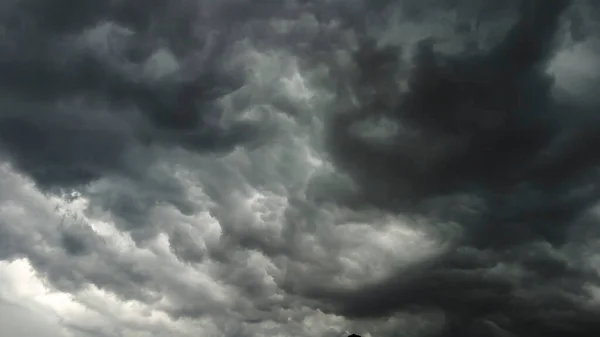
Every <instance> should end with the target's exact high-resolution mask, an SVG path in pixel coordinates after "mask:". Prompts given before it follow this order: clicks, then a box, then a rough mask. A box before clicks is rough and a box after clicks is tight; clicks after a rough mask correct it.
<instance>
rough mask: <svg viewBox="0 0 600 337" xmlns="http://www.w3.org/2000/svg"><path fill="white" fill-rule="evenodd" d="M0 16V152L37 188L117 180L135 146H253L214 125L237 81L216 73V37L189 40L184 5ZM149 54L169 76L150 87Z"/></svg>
mask: <svg viewBox="0 0 600 337" xmlns="http://www.w3.org/2000/svg"><path fill="white" fill-rule="evenodd" d="M4 6H5V7H6V8H5V9H4V10H3V13H2V17H1V19H0V20H1V22H0V25H1V27H2V31H3V34H2V37H1V38H0V49H1V50H2V56H1V57H0V72H2V77H0V88H1V90H2V94H1V96H2V101H3V103H2V105H3V107H2V113H1V115H0V118H1V119H0V129H1V132H0V138H1V145H2V148H3V149H4V150H5V151H6V152H7V153H8V155H9V156H10V157H11V158H12V159H13V161H14V163H15V164H16V165H17V166H18V167H19V168H20V169H22V170H23V171H24V172H26V173H28V174H30V175H31V176H32V177H34V178H35V179H36V180H37V181H38V182H39V183H40V185H42V186H55V185H59V186H69V185H77V184H81V183H86V182H89V181H91V180H94V179H97V178H99V177H101V176H104V175H106V174H111V173H113V174H114V173H116V172H119V171H122V170H123V168H124V167H126V166H127V163H126V160H125V159H124V158H123V156H126V155H128V151H129V150H130V149H131V148H132V147H135V146H136V145H138V144H140V143H144V144H147V143H148V142H150V143H158V144H163V145H172V146H181V147H185V148H188V149H190V150H193V151H199V152H205V151H207V152H222V151H227V150H229V149H231V148H233V147H234V146H236V145H238V144H244V143H246V142H248V141H250V140H252V139H253V138H254V137H256V136H258V130H259V128H258V125H253V124H252V123H249V122H235V121H233V122H229V125H225V124H226V123H223V122H222V121H220V118H221V116H222V112H221V108H220V107H219V103H218V99H219V98H221V97H223V96H224V95H226V94H228V93H230V92H232V91H234V90H236V89H237V88H239V87H241V86H242V85H243V81H244V80H243V74H242V73H241V72H240V71H237V72H236V71H235V70H232V69H229V71H226V70H225V69H224V68H223V67H224V66H225V65H226V63H227V59H228V57H230V56H231V55H230V53H231V50H230V49H231V48H232V41H230V40H228V37H227V32H223V34H225V35H223V34H221V35H219V36H218V37H217V38H213V35H215V34H217V35H218V34H219V33H220V32H216V33H215V34H213V33H212V32H211V31H210V30H209V29H208V28H206V27H199V28H197V29H196V30H193V29H192V28H193V27H192V24H193V23H195V22H197V21H198V20H200V18H199V17H198V15H201V14H202V13H201V12H200V11H199V8H196V7H198V6H194V4H193V3H192V2H189V1H188V2H178V3H177V4H171V2H166V1H153V2H144V3H143V4H142V3H141V2H139V1H125V2H119V3H116V2H110V1H101V2H97V1H67V0H65V1H60V2H59V3H52V4H50V3H48V2H44V1H30V0H27V1H19V2H11V3H9V4H7V5H4ZM174 18H176V19H174ZM212 29H214V28H211V30H212ZM161 51H162V52H164V53H163V54H162V55H163V56H164V57H166V58H170V59H167V61H166V62H177V63H179V64H180V65H179V66H176V68H177V67H178V69H173V70H172V71H171V72H170V73H168V74H166V75H164V76H159V78H156V76H154V77H153V76H152V74H151V72H152V71H160V69H158V70H156V69H152V68H153V67H154V68H156V67H158V68H160V67H164V65H162V64H160V63H159V64H157V65H152V63H151V61H152V57H154V58H155V63H156V62H160V61H161V60H160V56H161V54H160V52H161ZM157 58H158V61H156V59H157ZM149 72H150V73H149ZM137 111H139V112H141V114H138V113H137Z"/></svg>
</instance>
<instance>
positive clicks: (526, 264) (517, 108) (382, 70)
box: [315, 0, 600, 336]
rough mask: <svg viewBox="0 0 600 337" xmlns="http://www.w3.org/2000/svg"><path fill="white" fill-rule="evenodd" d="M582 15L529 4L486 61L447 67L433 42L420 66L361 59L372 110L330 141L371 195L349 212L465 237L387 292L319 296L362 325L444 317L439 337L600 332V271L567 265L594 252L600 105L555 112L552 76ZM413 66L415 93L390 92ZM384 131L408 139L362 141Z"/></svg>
mask: <svg viewBox="0 0 600 337" xmlns="http://www.w3.org/2000/svg"><path fill="white" fill-rule="evenodd" d="M570 5H572V4H571V2H570V1H563V0H552V1H522V2H521V7H520V8H519V11H518V13H519V14H518V18H517V20H516V21H515V23H514V24H513V26H512V28H511V29H510V30H509V31H508V32H507V33H506V34H505V37H504V38H503V39H502V40H501V41H500V42H499V43H497V44H496V45H495V46H494V47H492V48H490V49H488V50H485V49H481V50H476V49H475V50H473V49H470V50H468V51H465V52H464V53H462V54H454V55H451V56H448V55H444V54H441V53H439V52H437V51H435V49H434V47H435V42H434V41H423V42H422V44H421V46H420V47H419V48H418V50H417V52H416V53H415V55H414V57H413V62H412V65H408V66H407V65H405V64H402V62H401V61H399V59H400V58H399V55H400V50H399V49H394V48H377V47H375V46H374V45H371V46H368V48H370V49H368V48H367V47H363V48H360V49H359V50H358V52H357V53H356V57H355V64H356V65H357V66H358V67H359V69H360V73H359V77H358V78H357V84H356V87H357V88H356V92H358V94H357V95H358V97H359V98H360V101H359V103H358V105H359V108H360V110H359V111H353V112H350V113H344V114H340V115H338V116H336V117H335V118H333V119H332V121H331V122H330V130H331V134H330V137H329V140H330V149H331V151H332V154H333V156H334V158H336V160H337V162H338V164H339V165H340V167H343V168H345V169H346V170H347V171H348V172H349V173H351V175H352V176H353V177H354V178H355V180H356V181H357V182H358V183H359V186H360V189H361V194H360V195H359V196H356V198H355V200H354V201H352V202H351V204H352V205H354V206H358V207H378V208H383V209H388V210H392V211H395V212H407V213H411V214H428V215H430V216H431V215H433V216H434V217H437V218H438V219H439V220H443V221H452V222H455V223H457V224H459V225H460V226H461V228H462V235H463V239H462V240H461V241H460V242H459V244H458V246H457V247H455V248H454V249H452V250H450V251H449V252H447V253H445V254H443V255H442V256H440V257H439V258H437V259H435V260H434V261H429V262H427V263H425V264H417V265H415V266H413V267H411V268H408V269H406V270H400V271H398V273H397V275H396V276H394V277H393V278H391V279H389V280H386V281H384V282H381V283H377V284H373V285H372V286H368V287H365V288H360V289H356V290H352V291H350V290H349V291H347V292H344V291H337V290H334V289H329V290H324V291H322V292H321V291H317V293H318V294H320V295H316V294H315V296H316V297H319V296H324V297H325V298H327V297H328V296H331V297H332V298H335V300H334V303H338V304H339V308H340V310H341V312H343V313H345V314H348V315H350V316H353V317H371V316H379V315H387V314H391V313H393V312H398V311H403V310H417V311H418V310H423V311H427V310H434V311H435V310H440V311H442V312H444V313H445V314H446V319H447V323H446V328H444V330H443V331H442V332H440V336H487V335H490V336H491V335H493V333H495V335H497V336H566V335H569V336H595V335H597V334H599V333H600V324H599V323H598V320H597V318H596V317H598V315H600V308H598V305H597V304H591V302H589V301H590V294H589V293H587V292H586V291H585V290H583V289H585V287H586V286H589V285H591V284H596V285H597V284H598V281H599V280H598V275H597V272H596V271H593V270H591V269H589V266H588V265H587V262H585V260H582V258H581V257H580V256H578V255H577V253H575V254H571V255H569V254H567V253H566V252H573V251H578V250H579V251H581V249H583V248H582V247H581V246H579V243H573V242H572V241H571V240H572V239H573V236H572V235H573V231H575V230H576V228H577V226H579V225H581V221H579V220H578V219H581V218H584V217H586V214H588V213H587V212H588V211H589V210H590V209H591V208H592V207H593V206H594V205H595V204H596V203H597V202H598V197H599V196H600V189H599V186H598V178H599V177H598V169H599V164H600V156H598V155H597V153H596V152H597V151H596V148H597V146H598V139H599V138H598V136H597V135H598V131H600V130H599V129H600V123H599V122H600V121H599V120H598V117H597V116H596V114H597V112H598V110H599V109H600V105H594V106H591V107H590V106H589V105H586V104H583V103H581V102H579V101H577V100H559V99H557V98H556V97H555V96H553V87H554V84H555V83H554V81H553V78H552V76H551V75H549V74H548V73H547V65H548V62H549V61H550V60H551V59H552V57H553V56H554V54H555V51H556V50H557V48H556V47H557V46H558V43H559V41H560V39H561V38H562V37H563V36H561V35H560V34H559V26H560V24H561V21H560V20H561V18H565V16H563V14H564V13H565V12H566V10H567V9H568V8H569V6H570ZM575 5H577V3H576V4H575ZM495 10H496V11H498V10H500V9H498V8H496V9H495ZM480 17H481V16H480ZM567 17H568V16H567ZM484 23H485V22H482V24H484ZM402 67H409V68H410V75H409V81H408V89H407V90H406V92H405V93H400V92H399V90H395V89H392V88H396V87H397V86H396V83H395V82H394V79H393V78H391V77H392V76H393V74H395V73H398V72H399V71H401V68H402ZM592 76H596V77H595V79H596V80H598V79H599V77H600V74H599V73H596V74H593V75H592ZM596 83H597V82H596ZM378 119H385V120H386V121H387V123H393V124H394V125H395V126H396V132H395V133H392V134H391V135H388V136H385V135H383V136H382V135H381V134H382V132H383V131H379V132H380V137H379V138H380V139H379V141H377V139H376V140H373V139H368V138H366V137H364V136H363V137H361V136H360V135H357V133H356V132H355V131H353V130H356V129H357V128H361V126H360V123H362V124H363V126H362V128H363V129H364V128H365V126H364V124H365V123H368V122H372V121H373V120H378ZM382 138H384V139H383V140H382ZM465 196H468V199H470V200H472V201H475V202H472V203H465V198H464V197H465ZM594 221H596V222H597V220H594ZM587 225H588V226H590V224H589V223H587ZM594 226H595V225H594ZM587 239H591V238H590V237H588V238H587ZM326 294H329V295H326ZM486 331H487V332H486Z"/></svg>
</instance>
